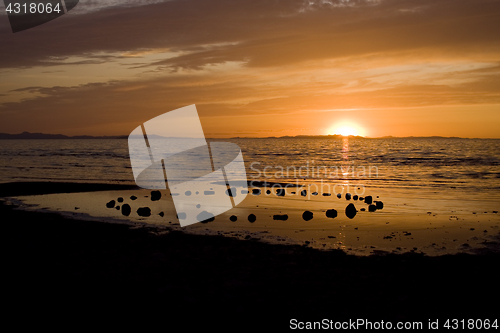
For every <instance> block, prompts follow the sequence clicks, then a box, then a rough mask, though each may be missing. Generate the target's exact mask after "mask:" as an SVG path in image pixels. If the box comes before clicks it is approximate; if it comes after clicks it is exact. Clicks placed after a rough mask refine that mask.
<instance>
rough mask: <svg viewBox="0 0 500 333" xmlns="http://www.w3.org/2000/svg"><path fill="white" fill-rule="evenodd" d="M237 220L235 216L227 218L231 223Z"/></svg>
mask: <svg viewBox="0 0 500 333" xmlns="http://www.w3.org/2000/svg"><path fill="white" fill-rule="evenodd" d="M237 220H238V217H237V216H236V215H231V217H230V218H229V221H231V222H236V221H237Z"/></svg>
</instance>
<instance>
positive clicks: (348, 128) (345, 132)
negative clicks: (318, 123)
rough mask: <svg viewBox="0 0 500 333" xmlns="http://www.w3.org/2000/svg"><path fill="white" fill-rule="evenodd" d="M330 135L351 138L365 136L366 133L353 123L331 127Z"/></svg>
mask: <svg viewBox="0 0 500 333" xmlns="http://www.w3.org/2000/svg"><path fill="white" fill-rule="evenodd" d="M328 134H329V135H342V136H349V135H354V136H356V135H358V136H364V135H365V131H364V130H363V128H362V127H360V126H358V125H356V124H353V123H337V124H335V125H333V126H332V127H330V129H329V130H328Z"/></svg>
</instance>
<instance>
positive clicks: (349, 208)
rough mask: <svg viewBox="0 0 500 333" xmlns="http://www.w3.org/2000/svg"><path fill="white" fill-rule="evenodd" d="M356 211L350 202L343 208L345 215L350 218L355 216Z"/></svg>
mask: <svg viewBox="0 0 500 333" xmlns="http://www.w3.org/2000/svg"><path fill="white" fill-rule="evenodd" d="M357 212H358V211H357V210H356V206H354V204H352V203H350V204H349V205H347V207H346V208H345V216H347V217H348V218H350V219H353V218H354V216H356V214H357Z"/></svg>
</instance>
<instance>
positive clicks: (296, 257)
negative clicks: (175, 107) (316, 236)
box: [0, 183, 499, 331]
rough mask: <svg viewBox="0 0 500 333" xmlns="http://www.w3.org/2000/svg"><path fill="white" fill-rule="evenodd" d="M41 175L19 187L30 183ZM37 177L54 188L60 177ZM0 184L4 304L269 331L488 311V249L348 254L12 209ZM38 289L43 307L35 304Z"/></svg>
mask: <svg viewBox="0 0 500 333" xmlns="http://www.w3.org/2000/svg"><path fill="white" fill-rule="evenodd" d="M47 185H48V184H43V183H38V185H35V184H31V186H29V188H30V189H31V191H34V192H36V193H40V192H41V191H42V190H40V189H41V188H47ZM85 186H86V187H87V188H86V189H85V190H87V191H89V190H94V189H93V188H92V187H91V186H89V185H85ZM7 187H8V186H7ZM49 187H50V188H51V189H52V190H51V192H59V191H60V190H64V187H65V186H64V185H63V186H60V189H58V185H57V184H53V185H52V186H49ZM0 188H2V186H0ZM4 188H5V186H4ZM96 188H98V189H100V190H102V189H103V188H102V185H98V186H97V187H96ZM34 189H35V190H34ZM109 189H113V190H116V188H113V187H112V186H111V187H110V188H109ZM1 191H2V195H3V196H4V198H3V199H2V200H3V202H2V205H1V206H0V207H1V208H0V209H1V216H2V224H3V227H4V228H5V229H4V233H3V235H4V244H6V245H7V249H8V252H7V253H8V255H7V267H6V268H7V269H6V272H7V278H8V284H7V285H8V286H9V288H8V290H7V295H8V296H7V302H9V304H11V305H12V306H11V310H13V312H14V313H15V312H16V311H21V309H22V311H28V310H27V309H29V308H31V309H34V310H36V313H38V314H47V313H53V312H54V311H56V312H57V313H60V314H63V313H64V314H66V315H68V316H70V317H71V318H81V317H88V315H89V310H90V309H101V310H102V309H103V308H104V309H106V311H108V313H113V312H114V311H115V310H116V311H118V309H120V310H122V309H128V311H132V312H134V311H139V312H142V311H146V312H148V311H150V312H151V313H158V312H159V313H162V316H163V317H161V318H165V319H168V321H169V323H170V324H182V323H186V322H187V323H189V325H192V326H193V327H194V326H203V327H209V326H211V325H212V326H213V327H219V328H221V327H225V328H228V327H232V326H231V325H236V324H237V325H242V323H244V325H245V327H246V328H250V327H252V328H254V327H255V328H257V327H269V328H274V329H276V330H279V331H282V330H288V329H289V328H290V322H289V321H290V320H291V319H292V318H298V319H301V318H302V320H322V319H323V318H330V319H334V320H348V319H356V318H373V319H374V320H381V319H385V320H386V321H387V320H391V321H397V320H425V321H427V320H428V319H437V318H440V319H445V318H449V319H451V318H469V317H473V318H489V317H491V318H494V317H495V316H496V315H497V309H496V307H495V306H491V305H490V304H491V301H493V304H494V302H495V300H496V299H498V296H499V294H498V288H496V282H497V281H498V278H499V273H498V270H497V265H498V259H499V253H498V252H497V251H494V250H491V251H483V252H482V253H477V254H474V255H472V254H463V253H462V254H455V255H441V256H426V255H424V254H422V253H415V252H406V253H403V254H391V253H383V254H371V255H369V256H355V255H349V254H346V253H345V252H344V251H342V250H339V249H331V250H327V251H325V250H319V249H315V248H311V247H310V246H305V245H280V244H269V243H265V242H262V241H259V240H257V239H253V238H249V239H245V240H241V239H236V238H234V237H224V236H221V235H196V234H189V233H186V232H183V231H181V230H173V229H168V228H164V227H161V226H156V227H155V226H151V225H148V224H144V223H143V224H136V225H133V224H123V223H118V222H115V223H109V221H107V222H103V221H101V220H100V219H96V218H91V217H88V218H87V219H81V218H80V219H71V218H70V217H69V216H68V215H61V214H60V213H56V212H50V211H47V212H41V211H37V212H34V211H29V210H19V209H17V207H16V206H15V205H9V204H7V202H8V199H6V197H9V195H10V194H9V190H8V189H2V190H1ZM82 193H84V192H82ZM87 193H96V192H87ZM11 194H12V192H11ZM15 194H16V195H20V193H19V192H17V193H15ZM491 242H492V247H491V249H493V243H495V245H496V246H497V247H498V236H497V238H496V242H495V241H493V240H492V241H491ZM48 299H50V300H51V304H52V305H51V306H45V305H46V301H47V300H48ZM27 307H28V308H27ZM61 311H62V312H61ZM96 311H97V312H99V311H98V310H96ZM122 315H123V313H122ZM155 318H156V317H155ZM193 318H196V321H192V320H193ZM214 318H216V319H214ZM156 319H158V318H156ZM204 319H209V320H208V321H207V322H205V321H204ZM89 320H91V318H89Z"/></svg>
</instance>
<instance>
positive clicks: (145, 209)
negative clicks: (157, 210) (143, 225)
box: [137, 207, 151, 217]
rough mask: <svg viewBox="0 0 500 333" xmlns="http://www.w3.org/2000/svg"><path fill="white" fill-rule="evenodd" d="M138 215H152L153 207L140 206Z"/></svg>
mask: <svg viewBox="0 0 500 333" xmlns="http://www.w3.org/2000/svg"><path fill="white" fill-rule="evenodd" d="M137 215H139V216H142V217H148V216H151V208H149V207H141V208H138V209H137Z"/></svg>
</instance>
